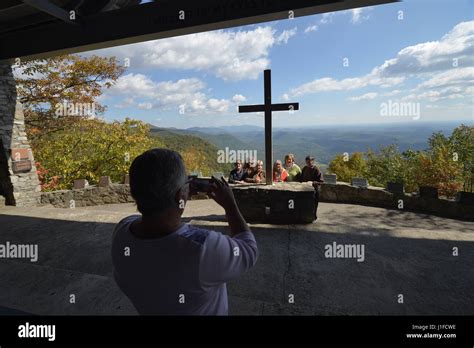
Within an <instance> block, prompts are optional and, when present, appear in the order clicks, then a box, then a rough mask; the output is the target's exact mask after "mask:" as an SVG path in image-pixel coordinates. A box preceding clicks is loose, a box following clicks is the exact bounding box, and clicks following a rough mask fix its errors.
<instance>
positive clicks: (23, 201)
mask: <svg viewBox="0 0 474 348" xmlns="http://www.w3.org/2000/svg"><path fill="white" fill-rule="evenodd" d="M0 140H1V144H0V152H1V153H0V195H1V196H3V197H5V203H6V204H7V205H17V206H36V205H37V203H38V199H39V192H40V191H41V188H40V185H39V180H38V175H37V174H36V167H35V161H34V158H33V153H32V151H31V147H30V143H29V142H28V138H27V137H26V131H25V118H24V115H23V110H22V107H21V104H20V103H19V102H17V94H16V85H15V80H14V78H13V73H12V69H11V66H10V65H9V64H0ZM15 149H21V152H22V154H25V153H26V154H27V157H26V159H25V157H24V155H22V158H21V160H22V164H23V165H24V164H25V163H26V164H28V161H31V169H29V170H28V169H26V170H25V169H24V167H23V169H22V170H18V166H16V165H15V166H14V163H13V162H14V161H16V162H17V161H18V160H19V159H20V158H14V157H13V156H12V151H13V150H15ZM15 164H17V163H15Z"/></svg>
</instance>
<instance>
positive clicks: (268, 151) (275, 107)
mask: <svg viewBox="0 0 474 348" xmlns="http://www.w3.org/2000/svg"><path fill="white" fill-rule="evenodd" d="M264 90H265V104H260V105H242V106H239V112H262V111H264V112H265V171H266V173H265V177H266V184H267V185H272V184H273V158H272V155H273V146H272V111H293V110H299V107H300V104H299V103H285V104H272V71H271V70H269V69H268V70H265V71H264Z"/></svg>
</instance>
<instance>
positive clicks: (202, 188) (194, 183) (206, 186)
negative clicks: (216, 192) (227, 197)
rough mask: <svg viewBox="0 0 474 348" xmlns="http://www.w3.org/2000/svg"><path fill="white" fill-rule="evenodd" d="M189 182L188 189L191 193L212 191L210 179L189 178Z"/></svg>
mask: <svg viewBox="0 0 474 348" xmlns="http://www.w3.org/2000/svg"><path fill="white" fill-rule="evenodd" d="M190 179H191V182H190V183H189V187H190V190H191V193H195V192H196V193H197V192H205V193H207V192H211V191H212V179H207V178H197V177H194V176H193V177H190Z"/></svg>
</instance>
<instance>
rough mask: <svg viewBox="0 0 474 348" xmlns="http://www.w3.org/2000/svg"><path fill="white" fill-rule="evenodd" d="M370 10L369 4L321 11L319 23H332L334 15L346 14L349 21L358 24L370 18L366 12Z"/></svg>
mask: <svg viewBox="0 0 474 348" xmlns="http://www.w3.org/2000/svg"><path fill="white" fill-rule="evenodd" d="M371 10H372V7H371V6H369V7H361V8H354V9H351V10H345V11H337V12H328V13H323V14H322V16H321V19H320V20H319V24H329V23H332V21H333V19H334V17H335V16H337V15H347V14H348V15H350V16H351V20H350V21H351V23H353V24H358V23H360V22H363V21H366V20H368V19H369V18H370V15H368V14H367V12H369V11H371Z"/></svg>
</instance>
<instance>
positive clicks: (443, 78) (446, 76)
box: [417, 67, 474, 89]
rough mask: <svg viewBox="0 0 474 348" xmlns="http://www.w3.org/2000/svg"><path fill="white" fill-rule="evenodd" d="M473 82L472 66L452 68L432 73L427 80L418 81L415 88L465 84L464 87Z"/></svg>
mask: <svg viewBox="0 0 474 348" xmlns="http://www.w3.org/2000/svg"><path fill="white" fill-rule="evenodd" d="M473 84H474V67H468V68H452V69H450V70H448V71H444V72H441V73H438V74H436V75H434V76H433V77H432V78H430V79H429V80H427V81H425V82H423V83H420V84H419V85H418V86H417V89H423V88H440V87H446V86H459V85H462V86H465V87H466V88H467V87H469V86H472V85H473Z"/></svg>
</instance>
